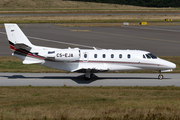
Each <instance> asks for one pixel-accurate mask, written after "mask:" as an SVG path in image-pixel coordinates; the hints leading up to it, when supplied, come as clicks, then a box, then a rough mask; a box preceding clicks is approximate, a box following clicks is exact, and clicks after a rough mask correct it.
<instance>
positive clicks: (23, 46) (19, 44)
mask: <svg viewBox="0 0 180 120" xmlns="http://www.w3.org/2000/svg"><path fill="white" fill-rule="evenodd" d="M14 47H15V49H20V48H21V49H24V50H27V51H29V50H31V47H29V46H28V45H26V44H23V43H18V44H15V45H14Z"/></svg>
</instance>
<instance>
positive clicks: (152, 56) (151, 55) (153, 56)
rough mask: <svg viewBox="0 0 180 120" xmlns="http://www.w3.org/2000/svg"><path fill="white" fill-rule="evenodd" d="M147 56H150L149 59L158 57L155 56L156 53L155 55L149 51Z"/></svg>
mask: <svg viewBox="0 0 180 120" xmlns="http://www.w3.org/2000/svg"><path fill="white" fill-rule="evenodd" d="M146 57H147V58H148V59H151V58H152V59H157V57H156V56H155V55H153V54H152V53H148V54H146Z"/></svg>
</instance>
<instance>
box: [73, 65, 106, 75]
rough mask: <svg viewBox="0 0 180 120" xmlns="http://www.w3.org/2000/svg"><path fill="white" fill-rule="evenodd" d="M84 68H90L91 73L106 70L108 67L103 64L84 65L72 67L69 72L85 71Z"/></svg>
mask: <svg viewBox="0 0 180 120" xmlns="http://www.w3.org/2000/svg"><path fill="white" fill-rule="evenodd" d="M86 70H91V71H92V72H93V73H97V72H106V71H108V70H109V68H107V67H105V66H104V65H101V66H92V65H86V66H82V67H78V68H77V69H74V70H72V71H71V72H83V73H85V72H86Z"/></svg>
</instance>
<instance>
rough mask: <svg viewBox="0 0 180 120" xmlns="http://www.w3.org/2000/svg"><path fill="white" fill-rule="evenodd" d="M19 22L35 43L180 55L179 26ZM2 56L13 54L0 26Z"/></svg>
mask: <svg viewBox="0 0 180 120" xmlns="http://www.w3.org/2000/svg"><path fill="white" fill-rule="evenodd" d="M120 24H122V23H120ZM19 26H20V27H21V29H22V30H23V32H24V33H25V34H26V35H27V36H29V39H30V41H31V42H32V43H33V44H35V45H40V46H48V47H55V48H67V47H79V48H85V46H92V47H93V46H94V47H98V48H104V49H136V50H145V51H150V52H152V53H153V54H155V55H156V56H180V52H179V51H180V47H179V46H180V39H179V36H180V34H179V33H180V26H119V27H62V26H58V25H55V24H19ZM62 42H65V43H70V44H62ZM71 43H74V44H71ZM77 44H80V45H82V46H83V47H82V46H78V45H77ZM0 56H11V50H10V49H9V43H8V40H7V37H6V34H5V29H4V28H0Z"/></svg>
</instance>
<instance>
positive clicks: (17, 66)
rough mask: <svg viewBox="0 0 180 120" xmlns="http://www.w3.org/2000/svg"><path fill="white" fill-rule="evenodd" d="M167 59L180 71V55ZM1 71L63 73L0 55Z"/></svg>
mask: <svg viewBox="0 0 180 120" xmlns="http://www.w3.org/2000/svg"><path fill="white" fill-rule="evenodd" d="M161 58H163V59H165V60H168V61H171V62H174V63H175V64H176V66H177V68H176V69H175V70H173V72H172V73H180V56H164V57H161ZM0 72H25V73H61V72H65V71H62V70H55V69H52V68H47V67H44V66H40V65H36V64H31V65H24V64H22V61H21V60H20V59H18V58H16V57H0ZM149 72H156V71H132V72H131V73H149Z"/></svg>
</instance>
